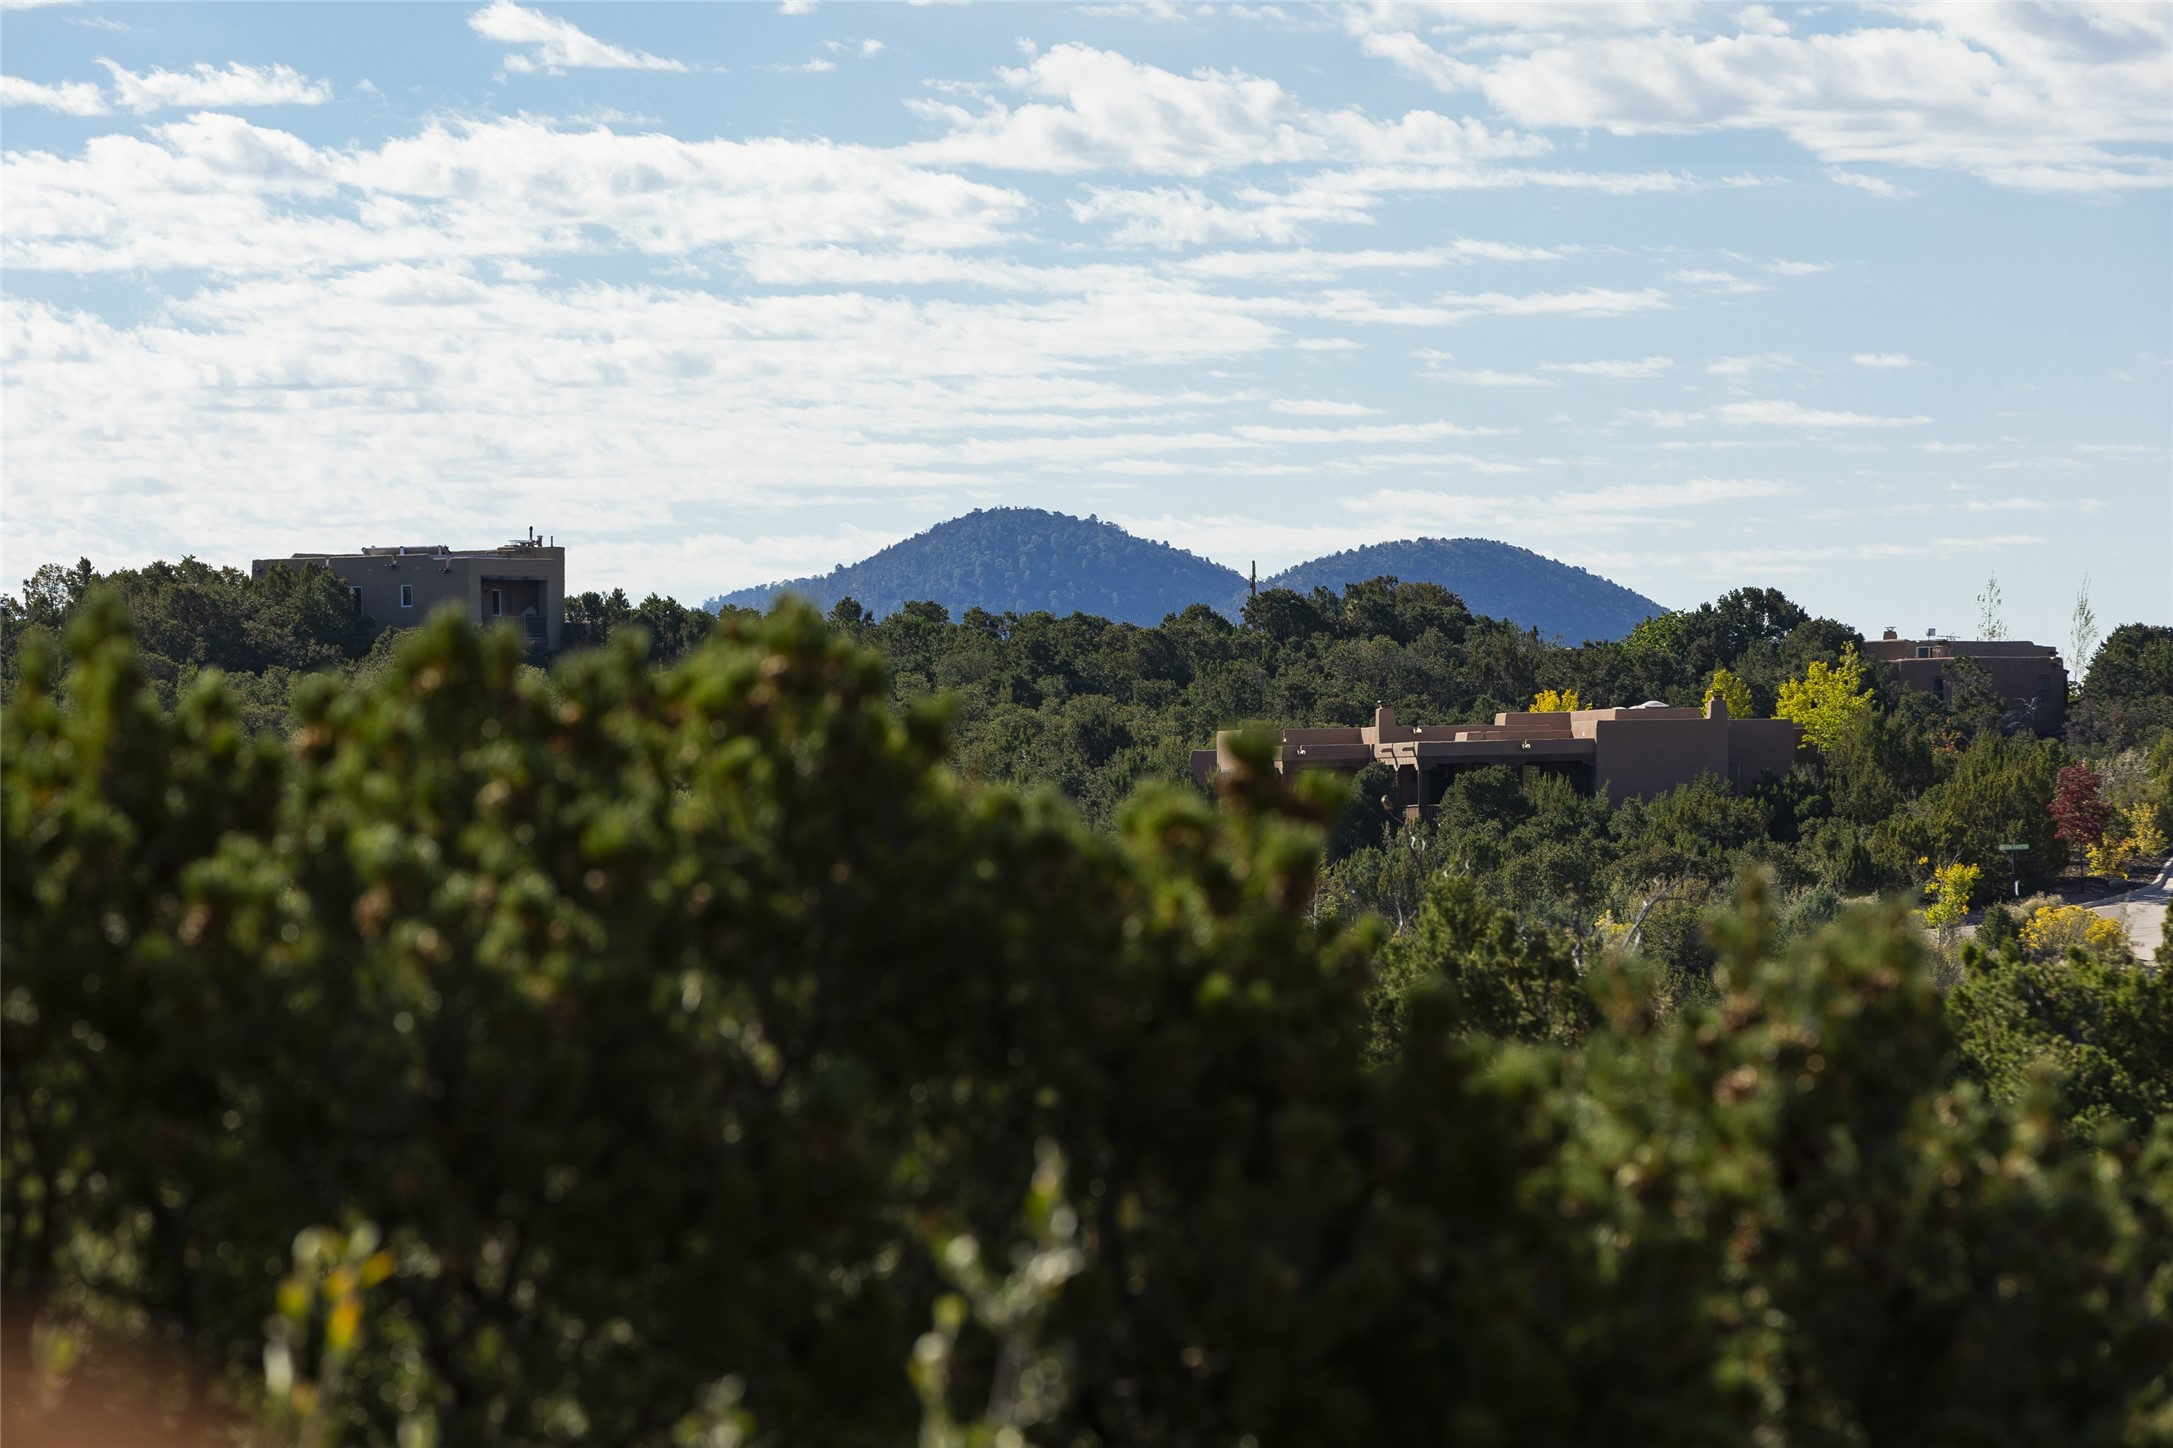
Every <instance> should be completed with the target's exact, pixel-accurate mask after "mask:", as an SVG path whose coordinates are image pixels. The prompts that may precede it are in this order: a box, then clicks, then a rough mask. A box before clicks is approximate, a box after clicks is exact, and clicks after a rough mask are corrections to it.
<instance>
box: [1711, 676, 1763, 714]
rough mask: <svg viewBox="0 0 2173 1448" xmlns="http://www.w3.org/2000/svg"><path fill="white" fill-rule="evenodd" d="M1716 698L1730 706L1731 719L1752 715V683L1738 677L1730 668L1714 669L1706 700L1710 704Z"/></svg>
mask: <svg viewBox="0 0 2173 1448" xmlns="http://www.w3.org/2000/svg"><path fill="white" fill-rule="evenodd" d="M1715 699H1718V700H1720V702H1721V703H1723V704H1725V705H1727V706H1728V717H1729V718H1730V719H1749V718H1751V717H1752V713H1751V703H1750V685H1748V684H1746V683H1744V682H1743V681H1742V680H1741V679H1739V678H1737V677H1736V676H1735V674H1734V673H1733V672H1732V671H1730V670H1727V669H1715V670H1713V679H1712V682H1711V683H1709V684H1707V685H1706V686H1705V702H1706V703H1708V704H1710V703H1711V702H1712V701H1713V700H1715Z"/></svg>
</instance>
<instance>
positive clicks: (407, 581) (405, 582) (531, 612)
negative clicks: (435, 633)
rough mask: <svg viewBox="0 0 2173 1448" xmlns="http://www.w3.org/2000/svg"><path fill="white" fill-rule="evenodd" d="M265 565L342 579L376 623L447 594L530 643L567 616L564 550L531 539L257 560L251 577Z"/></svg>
mask: <svg viewBox="0 0 2173 1448" xmlns="http://www.w3.org/2000/svg"><path fill="white" fill-rule="evenodd" d="M270 568H293V569H303V568H329V569H331V570H332V571H333V572H334V573H336V574H338V575H339V577H340V579H341V580H342V581H343V582H345V583H346V585H347V587H348V591H349V593H350V594H351V595H352V596H353V598H354V601H355V612H356V613H358V614H367V615H368V616H369V617H371V618H373V619H375V620H377V624H378V627H380V628H412V627H413V626H414V625H416V624H419V623H421V622H422V621H423V620H424V619H426V618H428V617H429V616H430V611H431V610H432V609H434V608H436V607H437V606H438V605H440V604H442V603H444V602H445V601H446V600H448V599H451V600H455V601H457V602H458V603H460V604H461V605H462V606H463V607H464V608H466V609H467V612H468V616H469V617H470V618H472V619H474V620H475V621H476V622H477V623H483V624H488V623H509V624H512V625H513V626H515V627H517V628H519V629H520V630H521V632H522V634H523V635H524V636H526V637H527V638H528V639H529V640H530V641H531V642H534V643H540V644H543V645H545V646H546V647H548V648H551V649H554V650H555V649H556V648H557V647H558V637H559V629H560V626H561V625H562V624H563V623H564V622H565V618H566V550H565V549H563V548H561V547H559V546H557V544H556V542H555V541H550V540H546V539H543V538H539V537H537V536H536V534H535V531H534V530H533V529H531V530H530V531H529V534H528V536H527V537H526V538H515V539H514V540H513V541H512V542H510V543H506V544H503V545H501V546H499V547H497V548H448V547H447V546H446V545H444V544H443V543H420V544H414V543H411V544H391V545H387V546H384V547H376V548H364V549H362V550H361V551H360V552H357V553H296V554H292V555H290V556H289V557H286V558H259V559H257V560H256V561H255V562H253V563H252V564H250V567H249V571H250V574H251V576H253V577H257V578H261V577H263V576H264V572H265V570H266V569H270Z"/></svg>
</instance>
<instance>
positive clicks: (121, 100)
mask: <svg viewBox="0 0 2173 1448" xmlns="http://www.w3.org/2000/svg"><path fill="white" fill-rule="evenodd" d="M98 63H99V64H100V65H102V66H104V67H105V68H106V72H107V74H109V75H111V76H112V77H113V98H114V100H115V102H116V103H117V104H119V105H121V106H124V107H126V108H127V109H129V110H132V111H134V112H135V113H136V114H137V115H139V116H143V115H149V114H150V113H151V112H153V111H158V110H169V109H173V108H177V107H189V108H205V109H220V110H223V109H228V108H231V107H235V106H321V105H323V104H324V103H325V102H326V101H329V100H331V99H332V82H330V81H328V80H311V79H310V78H309V77H308V76H306V75H303V74H302V73H301V72H300V71H298V70H295V69H294V68H293V67H291V66H285V65H268V66H254V65H242V64H239V63H238V62H237V63H230V64H228V66H227V67H226V69H224V70H215V69H213V68H212V67H211V66H209V65H199V66H197V67H196V68H195V69H193V70H186V71H177V70H163V69H158V68H153V69H152V70H150V71H147V72H145V73H144V74H142V75H138V74H137V73H136V72H134V71H132V70H129V69H127V68H126V67H124V66H121V65H117V64H115V63H114V62H113V61H110V60H104V59H101V60H100V61H99V62H98Z"/></svg>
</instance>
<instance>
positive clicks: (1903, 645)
mask: <svg viewBox="0 0 2173 1448" xmlns="http://www.w3.org/2000/svg"><path fill="white" fill-rule="evenodd" d="M1864 653H1865V655H1866V656H1867V657H1870V658H1874V659H1878V660H1880V661H1881V662H1882V663H1885V664H1886V665H1887V666H1889V667H1890V668H1892V669H1893V671H1894V677H1895V678H1896V680H1898V681H1899V682H1900V683H1901V684H1903V685H1904V686H1906V687H1908V688H1911V689H1918V690H1921V691H1923V692H1924V693H1927V694H1932V695H1936V696H1937V697H1938V698H1940V699H1942V700H1944V699H1946V698H1947V697H1948V696H1949V694H1950V693H1951V692H1952V691H1953V690H1954V688H1955V687H1956V686H1957V685H1958V684H1959V683H1960V682H1961V674H1962V672H1963V671H1964V670H1966V669H1967V668H1968V667H1969V665H1967V664H1960V665H1958V664H1957V661H1958V660H1964V659H1966V660H1971V661H1973V662H1974V664H1975V665H1976V666H1977V667H1979V668H1981V669H1983V671H1984V676H1985V685H1986V687H1988V688H1989V689H1991V691H1992V692H1993V693H1994V694H1996V695H1998V696H1999V697H2000V698H2001V699H2002V700H2004V701H2005V703H2006V706H2007V709H2006V721H2007V724H2008V726H2009V727H2010V728H2015V729H2029V730H2032V731H2033V732H2035V733H2037V734H2039V735H2044V736H2051V735H2056V734H2058V733H2059V732H2060V731H2061V730H2063V729H2065V728H2066V727H2067V665H2066V664H2064V663H2062V662H2061V660H2060V651H2059V650H2058V649H2056V648H2054V647H2053V646H2052V645H2050V644H2033V643H2031V642H2030V641H2029V640H2027V639H1958V638H1952V637H1948V636H1946V635H1943V634H1941V633H1939V632H1938V631H1937V630H1936V629H1926V630H1925V632H1924V637H1922V638H1920V639H1905V638H1903V637H1901V635H1900V634H1898V633H1897V632H1896V631H1895V630H1893V629H1887V630H1885V631H1884V632H1883V633H1882V634H1881V635H1880V636H1879V637H1878V638H1875V639H1871V640H1868V641H1866V642H1865V644H1864Z"/></svg>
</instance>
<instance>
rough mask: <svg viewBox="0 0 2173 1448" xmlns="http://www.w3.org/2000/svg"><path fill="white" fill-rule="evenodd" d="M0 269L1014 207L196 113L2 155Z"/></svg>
mask: <svg viewBox="0 0 2173 1448" xmlns="http://www.w3.org/2000/svg"><path fill="white" fill-rule="evenodd" d="M0 183H4V185H5V187H6V192H7V196H8V218H7V227H6V232H5V236H4V246H5V252H4V257H5V261H6V263H7V264H8V265H10V266H18V267H25V268H30V269H36V270H69V271H83V272H101V271H118V270H129V269H135V268H150V269H159V268H168V267H206V268H211V269H214V270H223V271H236V270H245V271H281V270H290V269H300V270H304V271H317V270H323V269H336V268H340V267H348V266H357V265H365V264H373V263H380V262H386V261H392V260H403V259H404V260H414V261H434V260H440V259H444V258H448V257H485V256H489V257H504V256H533V255H535V254H538V253H551V252H593V251H610V250H625V251H632V252H638V253H645V254H648V255H653V256H663V257H681V256H686V255H688V254H689V253H693V252H698V251H700V250H702V249H703V248H707V247H717V246H727V245H769V246H778V245H799V246H806V245H822V244H847V243H868V242H878V241H880V242H885V243H889V244H891V245H897V246H919V247H930V248H945V247H955V246H979V245H984V244H986V243H988V242H990V241H993V240H995V239H997V238H998V237H999V236H1001V235H1003V234H1005V230H1006V228H1007V227H1008V226H1009V225H1010V224H1011V223H1012V222H1013V221H1014V220H1015V219H1016V218H1017V217H1018V216H1019V215H1020V214H1021V212H1022V211H1023V210H1024V207H1025V199H1024V198H1023V197H1021V196H1019V195H1018V194H1017V193H1015V192H1011V191H1008V190H1004V189H1002V188H999V187H995V186H989V185H986V184H983V183H980V182H975V181H969V180H966V179H965V178H963V177H959V176H952V175H947V174H944V173H942V172H935V171H930V170H926V169H924V168H921V167H915V166H911V165H907V164H905V163H903V162H901V161H900V160H898V159H897V157H896V155H895V154H894V153H891V152H887V151H881V150H875V149H871V148H867V147H860V146H845V145H836V144H832V143H830V142H826V141H786V140H755V141H745V142H741V141H722V140H712V141H693V142H689V141H681V140H678V139H677V138H675V137H671V136H665V135H657V134H647V135H639V136H627V135H620V134H617V133H615V132H613V131H611V130H608V129H606V128H603V127H597V128H594V129H591V130H583V131H572V130H562V129H558V128H556V127H554V126H551V125H549V124H546V123H543V122H540V121H535V120H530V119H526V118H521V119H512V120H498V121H487V122H471V123H467V124H460V125H448V124H432V125H430V126H427V127H426V128H424V129H423V130H422V131H420V132H418V133H416V134H413V135H410V136H405V137H396V138H394V139H392V140H388V141H386V142H385V143H384V144H383V145H381V146H379V147H377V148H375V149H357V150H340V149H331V148H320V147H314V146H311V145H310V144H309V143H307V142H306V141H303V140H302V139H301V138H299V137H297V136H294V135H292V134H289V133H287V132H285V131H279V130H272V129H267V128H264V127H259V126H254V125H251V124H250V123H249V122H247V121H244V120H241V119H239V118H236V117H233V116H221V115H215V114H204V115H197V116H192V117H190V118H189V119H187V120H185V121H177V122H173V123H170V124H167V125H162V126H156V127H152V128H150V129H149V130H148V131H146V132H145V133H144V134H142V135H123V134H110V135H103V136H98V137H95V138H93V139H92V140H91V141H89V142H88V143H87V144H86V145H85V147H84V149H83V152H82V154H81V155H80V156H79V157H76V158H72V159H70V158H62V157H57V156H53V155H50V154H46V153H43V152H14V151H10V152H7V153H6V154H5V155H4V156H0Z"/></svg>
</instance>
